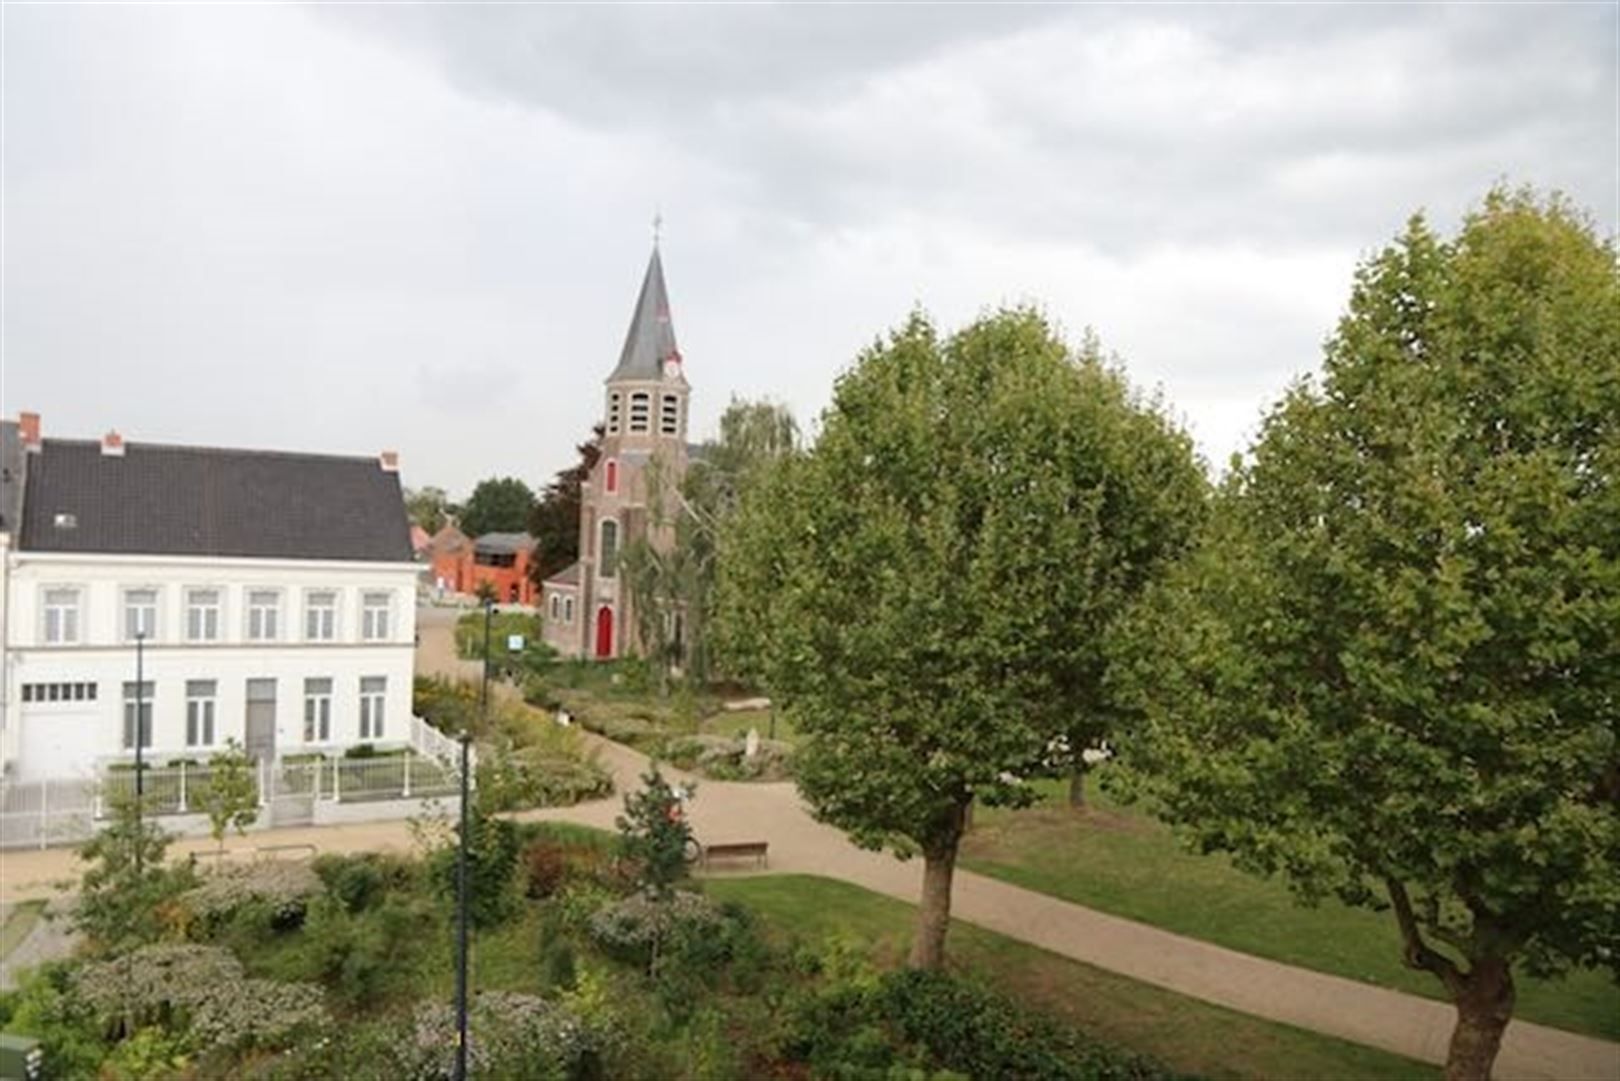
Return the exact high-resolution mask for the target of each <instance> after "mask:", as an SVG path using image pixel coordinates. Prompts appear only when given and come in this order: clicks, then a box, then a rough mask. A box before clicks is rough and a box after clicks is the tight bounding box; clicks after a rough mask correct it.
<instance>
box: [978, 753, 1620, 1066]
mask: <svg viewBox="0 0 1620 1081" xmlns="http://www.w3.org/2000/svg"><path fill="white" fill-rule="evenodd" d="M1095 787H1096V786H1092V788H1093V789H1095ZM1045 792H1046V796H1047V798H1046V800H1045V801H1044V802H1043V803H1041V804H1038V805H1036V806H1035V807H1031V808H1028V809H1026V810H1022V811H1005V810H1000V809H995V808H980V809H979V810H978V811H977V812H976V815H975V821H974V825H973V829H972V831H971V832H970V833H969V835H968V837H967V838H966V839H965V840H964V842H963V846H962V861H961V866H963V867H965V868H967V869H969V870H972V871H976V872H978V873H980V874H984V875H989V876H991V877H993V878H999V879H1001V880H1003V881H1006V882H1010V883H1012V884H1014V885H1017V886H1023V887H1025V888H1026V889H1031V890H1036V891H1038V892H1040V893H1046V894H1050V895H1052V896H1054V897H1062V898H1064V899H1065V900H1069V901H1073V902H1075V903H1076V904H1082V905H1085V906H1087V907H1088V908H1095V909H1098V910H1099V911H1103V912H1110V913H1113V914H1114V915H1118V916H1125V917H1127V918H1129V919H1133V920H1139V921H1141V922H1143V923H1148V924H1152V925H1153V926H1155V927H1163V928H1165V929H1167V930H1171V931H1176V932H1179V933H1181V934H1184V935H1188V936H1190V937H1192V938H1199V939H1203V940H1205V941H1207V942H1214V943H1218V944H1219V945H1222V946H1227V947H1229V948H1231V949H1234V950H1241V951H1243V952H1244V953H1252V954H1255V955H1256V956H1259V957H1269V958H1272V959H1274V960H1277V961H1286V962H1288V963H1289V964H1294V965H1299V966H1301V967H1303V968H1310V969H1315V970H1317V971H1319V972H1330V973H1333V974H1334V975H1337V976H1345V977H1348V978H1350V979H1353V980H1360V981H1361V982H1363V983H1371V984H1377V985H1379V986H1382V987H1391V988H1395V989H1397V990H1401V991H1408V992H1411V993H1413V994H1418V995H1423V996H1425V997H1428V998H1434V999H1443V998H1444V994H1443V991H1442V990H1441V988H1440V985H1439V984H1438V983H1437V982H1436V981H1435V979H1434V978H1433V977H1432V976H1430V975H1428V974H1427V973H1423V972H1414V971H1413V970H1411V969H1408V968H1406V967H1405V966H1404V965H1403V964H1402V963H1401V959H1400V958H1401V947H1400V942H1399V938H1400V936H1399V933H1398V931H1397V930H1396V927H1395V921H1394V918H1393V917H1391V916H1390V915H1389V914H1388V913H1379V912H1371V911H1367V910H1365V909H1355V908H1350V907H1348V906H1346V905H1342V904H1339V903H1337V902H1333V901H1328V902H1324V903H1323V904H1321V905H1320V906H1318V907H1316V908H1307V907H1305V906H1303V905H1300V904H1299V903H1297V902H1296V901H1295V900H1294V898H1293V895H1292V894H1291V893H1290V892H1289V891H1288V888H1287V887H1286V886H1285V885H1284V884H1283V883H1282V882H1280V881H1273V880H1266V879H1261V878H1256V877H1254V876H1253V875H1249V874H1246V873H1244V872H1242V871H1239V870H1237V869H1236V868H1235V867H1233V866H1232V864H1231V862H1230V861H1229V860H1227V859H1226V858H1225V857H1224V856H1221V855H1211V856H1204V855H1199V854H1197V853H1194V852H1189V851H1188V850H1186V849H1185V848H1183V847H1182V846H1181V845H1180V844H1179V843H1178V842H1177V840H1176V838H1175V837H1174V836H1173V835H1172V833H1171V832H1170V830H1169V829H1167V828H1166V827H1165V826H1163V825H1161V824H1160V823H1158V822H1155V821H1154V820H1152V819H1151V818H1148V817H1147V816H1145V815H1143V814H1141V813H1139V812H1136V811H1133V810H1130V809H1128V808H1124V807H1121V806H1120V805H1118V804H1116V803H1114V802H1113V801H1111V800H1110V799H1109V798H1108V796H1107V794H1106V793H1100V792H1093V793H1091V795H1090V798H1091V807H1090V808H1088V809H1087V810H1086V811H1084V812H1076V811H1073V810H1071V809H1070V808H1068V807H1067V806H1066V805H1065V801H1064V797H1063V795H1062V794H1061V793H1060V792H1059V791H1058V788H1057V786H1056V785H1050V786H1047V787H1046V789H1045ZM1517 983H1518V1005H1517V1008H1516V1009H1515V1016H1516V1017H1518V1018H1520V1019H1523V1020H1527V1021H1537V1022H1540V1023H1542V1024H1547V1025H1554V1026H1557V1027H1559V1028H1565V1029H1571V1030H1574V1031H1577V1032H1584V1033H1588V1034H1590V1035H1595V1036H1602V1037H1605V1038H1608V1039H1616V1038H1620V986H1617V985H1616V983H1615V981H1614V980H1613V979H1612V977H1610V976H1608V975H1606V974H1604V973H1601V972H1591V971H1583V972H1575V973H1571V974H1570V975H1569V976H1567V977H1566V978H1564V979H1562V980H1536V979H1531V978H1529V977H1526V976H1520V977H1519V979H1518V981H1517Z"/></svg>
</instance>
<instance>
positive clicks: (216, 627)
mask: <svg viewBox="0 0 1620 1081" xmlns="http://www.w3.org/2000/svg"><path fill="white" fill-rule="evenodd" d="M199 593H212V594H213V595H214V603H213V604H197V603H195V602H194V601H193V600H192V598H193V597H195V596H196V595H197V594H199ZM181 599H182V601H183V602H184V603H183V608H184V612H185V621H186V623H185V631H186V641H188V642H218V641H219V640H220V634H219V632H220V628H221V626H222V625H223V624H224V622H225V590H224V589H223V588H222V587H220V586H187V587H186V589H185V592H184V594H182V597H181ZM194 612H197V613H201V622H200V623H199V624H198V625H197V626H196V627H195V628H194V627H193V624H192V618H191V617H192V613H194ZM210 613H212V617H213V618H212V619H210V618H209V614H210ZM194 630H195V631H198V632H200V631H210V632H212V633H208V634H202V633H194Z"/></svg>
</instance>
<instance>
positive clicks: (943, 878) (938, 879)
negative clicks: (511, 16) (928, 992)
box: [906, 844, 956, 969]
mask: <svg viewBox="0 0 1620 1081" xmlns="http://www.w3.org/2000/svg"><path fill="white" fill-rule="evenodd" d="M955 870H956V845H954V844H952V845H951V847H950V851H949V852H946V853H943V854H931V855H928V856H926V857H925V858H924V863H923V888H922V902H921V903H920V904H919V905H918V906H917V937H916V938H915V939H914V940H913V941H912V943H911V957H910V959H909V960H908V961H907V962H906V963H907V964H909V965H910V966H911V967H912V968H922V969H937V968H939V967H940V965H941V964H943V963H944V961H945V932H946V931H947V930H948V929H949V928H950V925H951V875H952V874H953V873H954V872H955Z"/></svg>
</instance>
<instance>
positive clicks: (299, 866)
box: [180, 860, 321, 931]
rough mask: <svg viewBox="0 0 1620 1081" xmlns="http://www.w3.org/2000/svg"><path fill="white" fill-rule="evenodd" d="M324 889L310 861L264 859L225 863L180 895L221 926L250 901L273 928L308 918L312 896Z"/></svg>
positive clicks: (211, 923)
mask: <svg viewBox="0 0 1620 1081" xmlns="http://www.w3.org/2000/svg"><path fill="white" fill-rule="evenodd" d="M320 891H321V880H320V878H319V877H318V876H317V875H316V873H315V871H314V869H313V868H311V867H310V865H309V864H307V863H301V862H292V861H283V860H261V861H258V862H256V863H247V864H240V863H238V864H225V865H223V866H220V867H216V868H214V869H213V870H211V871H209V872H207V873H206V874H204V875H202V877H201V880H200V884H199V885H198V886H196V887H195V888H193V889H190V890H187V891H186V892H185V893H184V894H182V895H181V896H180V900H181V903H182V904H184V905H185V907H186V908H187V909H189V910H190V912H191V914H192V915H193V916H195V917H196V918H197V919H198V920H201V921H202V922H203V923H204V924H205V925H206V926H208V927H210V928H215V929H217V928H218V927H219V926H220V925H221V924H222V923H224V922H225V920H227V919H229V918H230V917H231V916H232V915H234V914H235V913H236V912H237V911H238V910H240V909H242V908H244V907H245V906H248V905H250V904H251V905H256V906H259V907H262V908H263V909H264V911H265V913H266V920H267V923H268V924H269V926H270V927H271V928H272V929H273V930H277V931H285V930H290V929H292V928H294V927H297V926H299V925H300V924H302V923H303V922H304V912H305V909H306V907H307V905H308V901H309V898H310V897H312V896H314V895H315V894H317V893H319V892H320Z"/></svg>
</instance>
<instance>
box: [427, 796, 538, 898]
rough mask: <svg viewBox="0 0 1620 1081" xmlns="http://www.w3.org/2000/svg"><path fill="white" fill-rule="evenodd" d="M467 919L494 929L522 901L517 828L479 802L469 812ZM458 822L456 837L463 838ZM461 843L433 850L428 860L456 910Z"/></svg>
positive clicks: (438, 885)
mask: <svg viewBox="0 0 1620 1081" xmlns="http://www.w3.org/2000/svg"><path fill="white" fill-rule="evenodd" d="M467 818H468V828H467V838H468V842H467V919H468V920H469V921H470V922H471V923H472V925H473V926H474V927H494V926H496V925H498V924H499V923H501V921H503V920H505V919H506V918H507V917H508V916H510V915H511V914H512V910H513V909H514V907H516V905H517V902H518V892H517V854H518V848H519V841H518V835H517V827H516V826H514V825H513V824H512V823H511V822H510V821H508V820H507V819H504V818H496V817H494V816H493V815H491V814H489V813H488V812H487V811H485V810H484V809H483V808H482V807H481V806H479V804H478V803H477V802H476V801H475V802H474V803H473V806H472V807H471V809H470V810H469V811H468V815H467ZM460 830H461V825H460V823H459V822H458V823H457V824H456V826H455V829H454V831H452V833H453V835H454V836H456V837H459V834H460ZM457 844H458V841H457V840H456V839H451V840H450V841H449V843H447V844H443V845H440V846H438V847H437V848H435V849H433V850H432V852H431V853H430V854H429V857H428V865H429V867H430V869H431V871H432V877H433V882H434V884H435V886H436V888H437V889H438V892H439V894H440V896H441V897H443V898H445V900H446V901H448V902H449V904H450V905H451V907H452V909H453V908H454V906H455V903H456V858H457V857H456V850H457Z"/></svg>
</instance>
